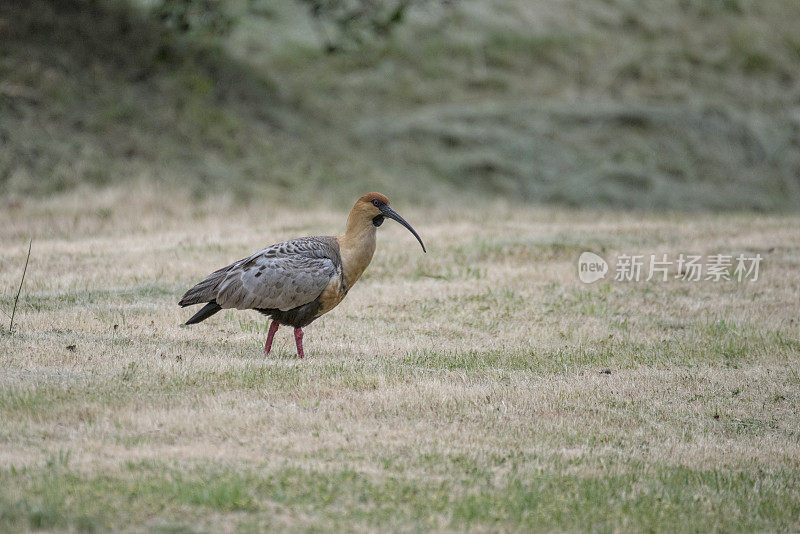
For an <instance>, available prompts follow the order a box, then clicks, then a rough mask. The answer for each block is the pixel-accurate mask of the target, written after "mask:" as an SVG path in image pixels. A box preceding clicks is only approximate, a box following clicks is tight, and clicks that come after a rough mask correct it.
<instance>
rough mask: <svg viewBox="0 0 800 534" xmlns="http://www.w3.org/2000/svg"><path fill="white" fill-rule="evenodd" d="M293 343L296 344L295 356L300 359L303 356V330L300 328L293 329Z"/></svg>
mask: <svg viewBox="0 0 800 534" xmlns="http://www.w3.org/2000/svg"><path fill="white" fill-rule="evenodd" d="M294 341H295V343H297V355H298V356H300V358H302V357H303V356H305V354H304V353H303V329H302V328H295V329H294Z"/></svg>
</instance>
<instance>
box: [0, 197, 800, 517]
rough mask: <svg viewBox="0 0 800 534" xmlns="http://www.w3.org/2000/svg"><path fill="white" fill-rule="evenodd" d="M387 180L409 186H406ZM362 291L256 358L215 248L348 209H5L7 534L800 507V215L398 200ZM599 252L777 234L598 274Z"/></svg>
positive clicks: (232, 248)
mask: <svg viewBox="0 0 800 534" xmlns="http://www.w3.org/2000/svg"><path fill="white" fill-rule="evenodd" d="M386 193H389V195H390V196H391V191H386ZM395 204H396V205H395V207H396V208H397V210H398V211H399V212H400V213H401V214H403V215H404V216H405V217H406V218H407V219H408V220H409V221H410V222H411V223H412V224H413V225H414V226H415V227H416V228H417V230H418V231H419V232H420V234H421V235H422V237H423V239H424V240H425V242H426V245H427V246H428V250H429V253H428V254H427V255H423V254H422V253H421V251H420V250H419V245H418V244H417V243H416V242H415V241H414V240H413V238H412V237H411V236H410V235H408V233H407V232H406V231H405V230H403V229H402V228H400V226H399V225H396V224H393V223H391V221H390V222H388V223H387V224H386V225H384V226H383V227H382V228H381V230H380V235H379V244H378V251H377V253H376V257H375V259H374V261H373V264H372V265H371V266H370V268H369V269H368V270H367V272H366V274H365V276H364V278H363V279H362V280H361V281H360V282H359V283H358V284H357V285H356V286H355V288H354V289H353V291H352V292H351V293H350V295H349V296H348V298H347V299H345V301H344V302H343V303H342V304H341V305H340V306H339V308H337V309H336V310H334V311H333V312H332V313H330V314H329V315H327V316H325V317H324V318H323V319H321V320H319V321H317V322H316V323H314V324H313V325H312V326H311V327H309V328H308V330H307V335H306V350H307V358H306V359H305V360H304V361H299V360H297V359H296V358H295V355H294V346H293V343H292V339H291V336H290V334H289V332H287V331H285V330H281V331H280V332H279V334H278V337H277V339H276V349H277V350H274V351H273V353H272V354H271V355H270V356H269V357H264V356H263V355H262V353H261V347H262V345H263V341H264V337H265V325H264V321H263V320H262V319H261V317H260V316H258V315H257V314H255V313H254V312H236V313H234V312H230V311H228V312H224V313H220V314H218V315H217V316H215V317H213V318H212V319H210V320H208V321H206V322H205V323H203V324H200V325H196V326H193V327H190V328H186V327H182V326H181V322H182V321H184V320H185V319H186V318H187V317H189V316H190V315H191V312H190V311H188V310H181V309H179V308H178V307H177V305H176V301H177V300H178V298H179V297H180V295H181V294H182V293H183V291H184V290H185V289H186V288H188V287H189V286H190V285H192V284H193V283H195V282H196V281H198V280H199V279H200V278H201V277H202V276H204V275H205V274H207V273H209V272H210V271H211V270H213V269H215V268H217V267H219V266H221V265H224V264H226V263H228V262H230V261H233V260H236V259H239V258H241V257H244V256H245V255H247V254H249V253H251V252H253V251H255V250H257V249H258V248H260V247H262V246H265V245H268V244H271V243H273V242H276V241H278V240H282V239H284V238H289V237H294V236H298V235H307V234H328V233H336V232H339V231H341V230H342V226H343V224H344V217H345V215H346V212H344V211H339V210H333V209H326V208H320V209H318V210H314V211H307V212H305V214H304V215H303V216H302V217H301V215H300V211H299V210H294V209H289V208H288V207H281V206H277V205H274V206H263V205H250V206H248V207H244V208H236V207H233V205H232V204H230V203H229V202H228V201H227V200H226V199H225V198H213V199H211V198H209V199H206V200H203V201H201V202H200V203H196V202H194V203H193V202H192V201H191V199H189V198H183V197H181V196H180V195H176V194H174V193H172V192H169V191H159V190H154V189H153V188H152V187H144V186H143V187H142V188H141V189H137V188H136V187H130V188H128V189H120V188H112V189H109V190H106V191H105V192H102V193H89V192H87V191H78V192H75V193H68V194H65V195H62V196H58V197H55V198H51V199H41V200H24V201H22V202H21V203H16V202H14V203H12V202H7V203H6V204H4V205H3V206H2V209H0V253H1V254H0V287H2V299H1V300H0V310H2V313H0V316H2V322H3V326H4V330H6V329H7V325H8V316H7V315H5V314H7V313H10V312H11V308H12V303H13V294H14V293H15V292H16V287H17V284H18V283H19V277H20V274H21V270H22V265H23V263H24V260H25V254H26V252H27V245H28V239H29V238H30V237H33V238H34V241H33V251H32V254H31V260H30V266H29V269H28V274H27V277H26V279H25V285H24V288H23V292H22V297H21V299H20V303H19V309H18V310H17V325H18V326H17V327H15V330H16V331H15V332H14V333H13V334H10V335H9V334H7V333H5V332H4V334H3V335H2V336H0V358H2V366H1V367H0V444H1V445H0V530H3V531H19V530H26V529H29V530H38V529H43V530H49V531H52V530H76V531H84V530H107V529H110V528H115V529H120V530H130V531H144V530H146V531H156V532H193V531H208V532H220V531H222V532H224V531H245V532H247V531H255V530H259V529H263V528H266V527H281V528H287V529H292V530H301V531H306V530H311V531H328V530H331V529H333V530H340V531H345V530H346V531H371V530H375V529H376V528H380V529H386V530H397V531H411V530H429V529H436V530H459V531H460V530H473V531H523V530H529V529H536V530H545V531H547V530H557V531H564V530H568V531H573V530H580V531H601V532H602V531H684V532H686V531H709V530H718V531H753V530H759V531H787V530H796V529H798V528H800V413H798V410H797V407H798V405H800V374H799V373H800V328H799V326H798V325H799V324H800V278H798V276H797V272H798V267H800V218H798V216H796V215H792V216H777V215H769V216H767V215H754V214H721V215H701V214H693V215H682V214H669V213H667V214H657V215H651V214H645V213H620V212H611V211H594V212H593V211H567V210H558V209H551V208H519V207H514V206H513V205H509V204H502V203H497V204H492V205H488V206H477V205H475V206H462V207H460V206H456V205H453V204H446V203H444V204H442V205H441V206H439V207H435V206H434V207H425V208H421V207H416V208H415V207H413V206H407V205H401V204H400V203H395ZM584 250H591V251H594V252H598V253H601V254H602V255H604V256H605V257H606V258H613V257H614V256H615V255H617V254H634V253H642V254H650V253H662V252H667V253H669V254H671V255H674V254H678V253H681V252H684V253H696V254H714V253H725V254H738V253H748V254H755V253H760V254H762V256H763V257H764V261H763V263H762V265H761V272H760V276H759V280H758V281H756V282H744V283H737V282H682V281H676V280H671V281H668V282H655V281H653V282H639V283H632V282H614V281H601V282H598V283H596V284H593V285H585V284H583V283H581V282H580V281H579V280H578V278H577V273H576V262H577V257H578V255H579V254H580V253H581V252H582V251H584Z"/></svg>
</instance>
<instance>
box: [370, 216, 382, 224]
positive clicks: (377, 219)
mask: <svg viewBox="0 0 800 534" xmlns="http://www.w3.org/2000/svg"><path fill="white" fill-rule="evenodd" d="M382 224H383V215H376V216H375V217H373V218H372V225H373V226H380V225H382Z"/></svg>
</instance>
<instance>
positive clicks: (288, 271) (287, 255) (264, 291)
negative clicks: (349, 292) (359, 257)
mask: <svg viewBox="0 0 800 534" xmlns="http://www.w3.org/2000/svg"><path fill="white" fill-rule="evenodd" d="M340 263H341V262H340V260H339V251H338V244H337V243H336V241H335V240H334V239H333V238H300V239H292V240H291V241H286V242H283V243H278V244H277V245H272V246H271V247H269V248H265V249H264V250H260V251H258V252H256V253H255V254H253V255H252V256H250V257H249V258H245V259H243V260H240V261H238V262H236V263H234V264H233V265H231V266H230V268H229V269H228V270H227V271H226V272H225V274H224V277H221V280H220V282H219V285H217V287H216V296H215V299H216V301H217V304H219V305H220V306H221V307H223V308H237V309H240V310H246V309H251V308H277V309H279V310H282V311H286V310H290V309H292V308H296V307H297V306H302V305H303V304H307V303H309V302H311V301H313V300H314V299H315V298H317V297H318V296H319V295H320V294H321V293H322V290H323V289H325V286H327V285H328V283H329V282H330V280H331V278H333V277H334V276H337V275H338V272H339V271H340Z"/></svg>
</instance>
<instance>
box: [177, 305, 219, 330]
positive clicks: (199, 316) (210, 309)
mask: <svg viewBox="0 0 800 534" xmlns="http://www.w3.org/2000/svg"><path fill="white" fill-rule="evenodd" d="M221 309H222V306H220V305H219V304H217V301H216V300H212V301H211V302H209V303H208V304H206V305H205V306H203V308H202V309H201V310H200V311H199V312H197V313H195V314H194V315H192V318H191V319H189V320H188V321H186V324H187V325H190V324H197V323H199V322H200V321H205V320H206V319H208V318H209V317H211V316H212V315H214V314H215V313H217V312H218V311H220V310H221Z"/></svg>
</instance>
